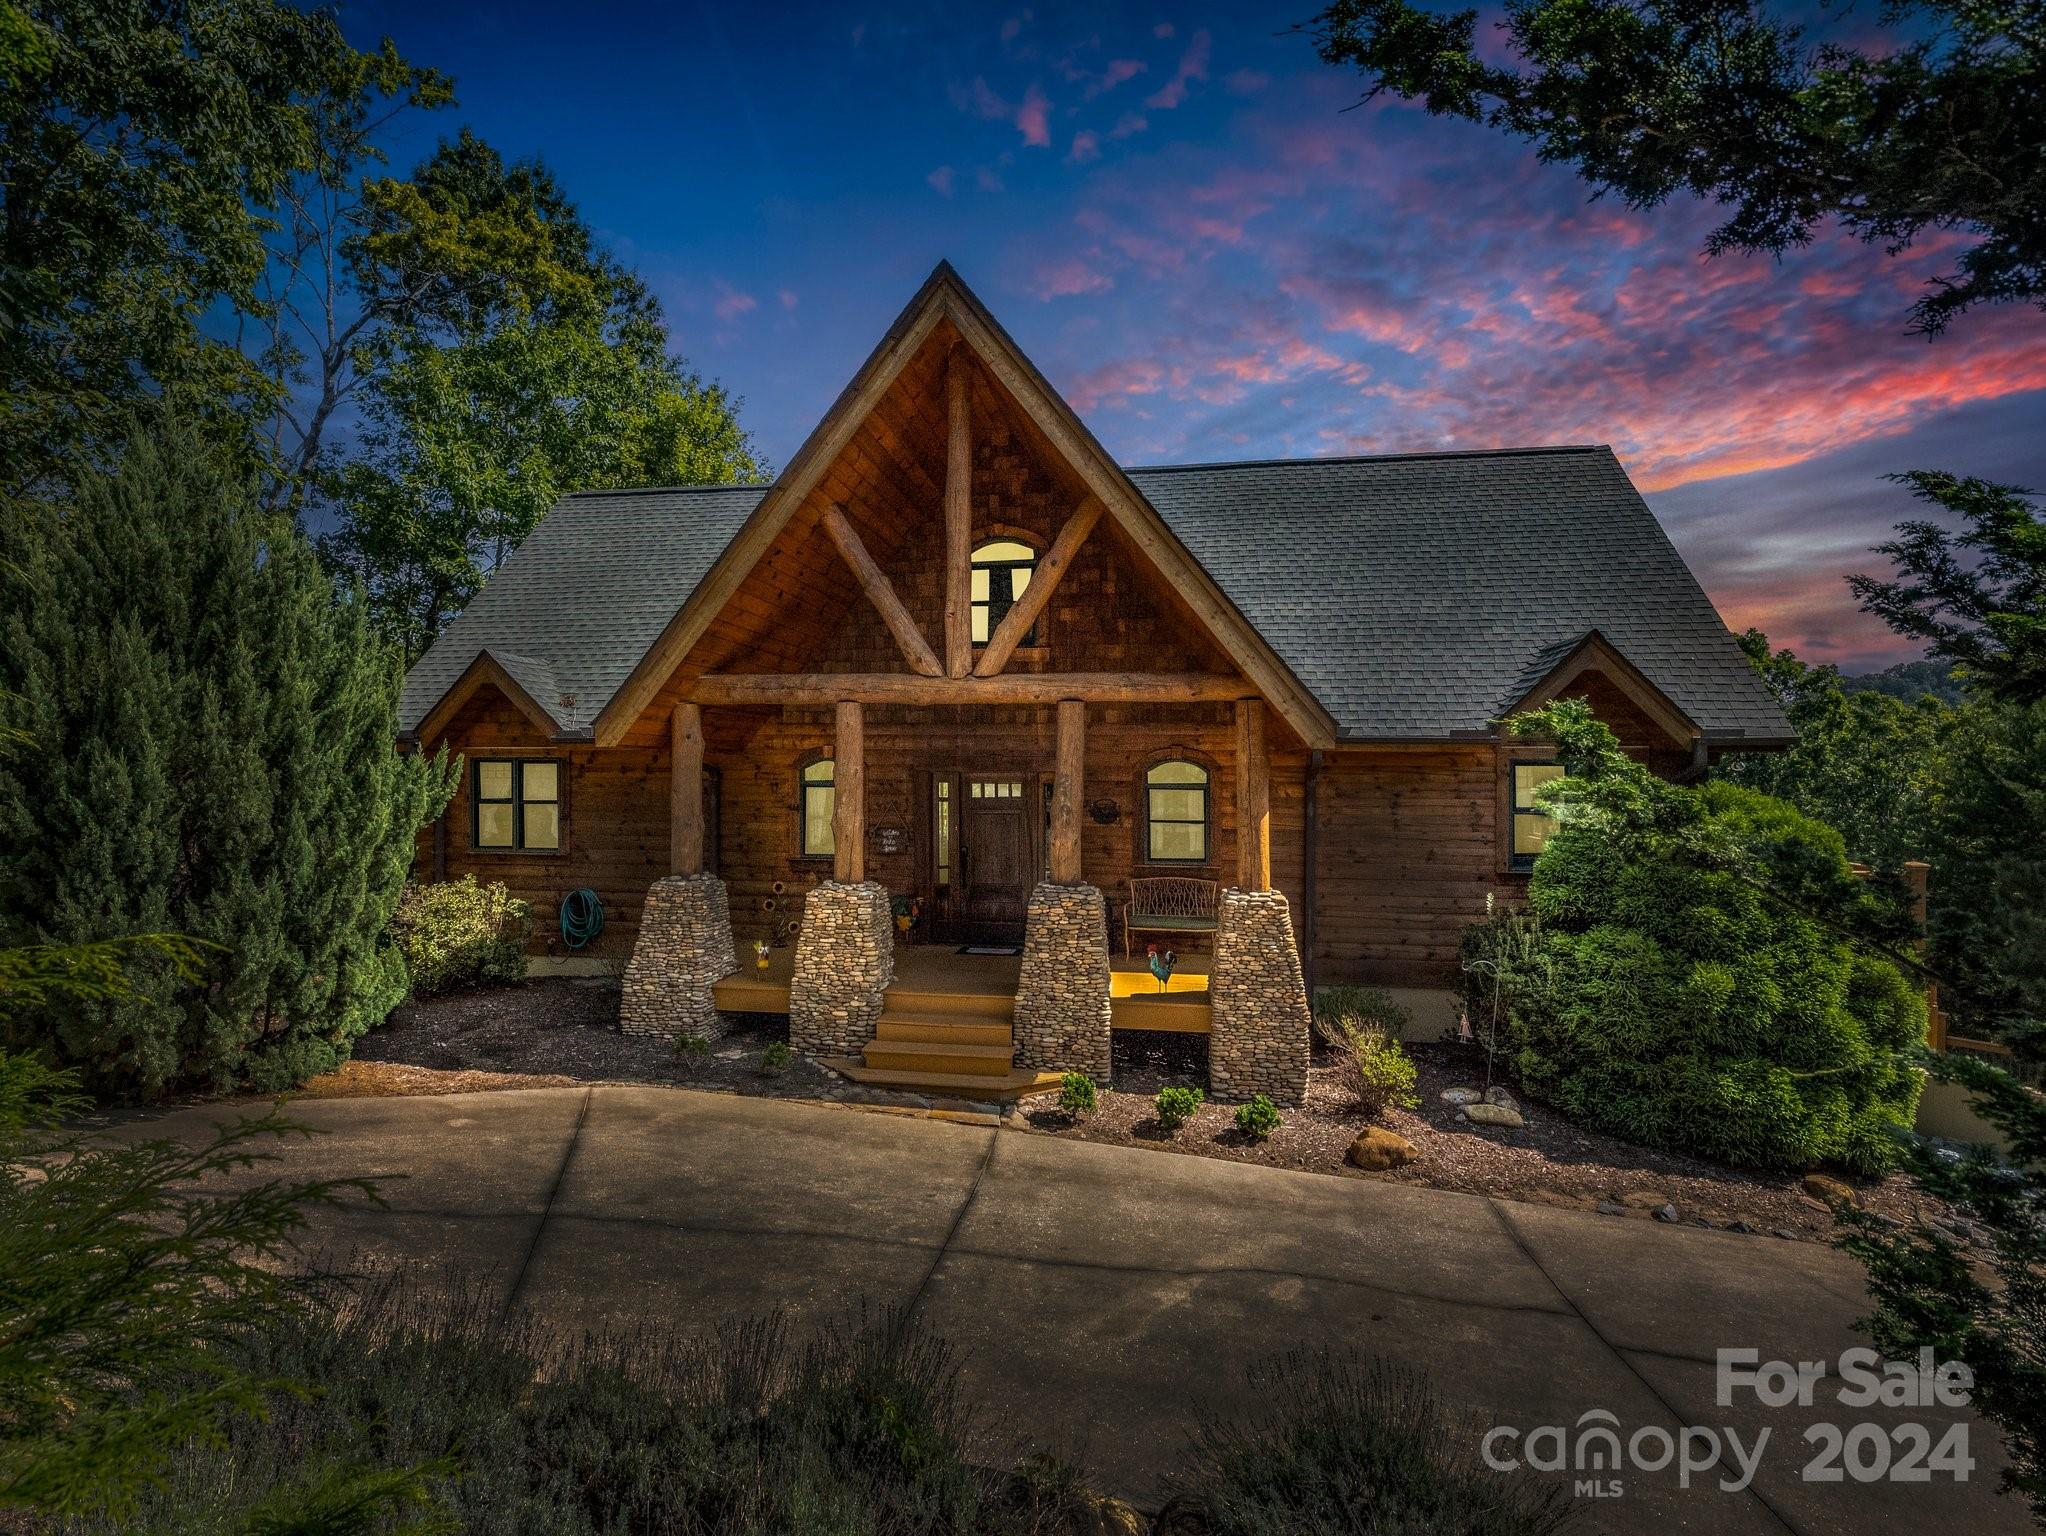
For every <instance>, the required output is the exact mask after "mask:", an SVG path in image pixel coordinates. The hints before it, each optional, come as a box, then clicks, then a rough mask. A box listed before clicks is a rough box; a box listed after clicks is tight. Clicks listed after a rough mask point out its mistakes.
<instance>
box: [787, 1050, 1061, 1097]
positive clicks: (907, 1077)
mask: <svg viewBox="0 0 2046 1536" xmlns="http://www.w3.org/2000/svg"><path fill="white" fill-rule="evenodd" d="M819 1059H820V1060H821V1061H822V1062H823V1063H824V1065H825V1066H827V1067H829V1068H830V1069H831V1070H832V1071H834V1072H836V1073H837V1074H838V1075H839V1076H840V1077H845V1078H850V1079H851V1080H852V1081H853V1082H856V1083H861V1084H864V1085H865V1086H866V1087H869V1088H899V1089H902V1090H903V1091H904V1092H907V1093H939V1094H949V1095H952V1096H954V1097H957V1098H962V1099H979V1100H988V1099H1020V1098H1022V1097H1023V1096H1024V1095H1025V1094H1032V1093H1057V1092H1058V1091H1059V1074H1058V1073H1056V1072H1033V1071H1031V1070H1030V1069H1029V1068H1028V1067H1011V1068H1010V1069H1009V1070H1008V1071H1007V1072H1006V1073H1004V1074H1003V1075H1002V1076H1000V1077H982V1076H978V1075H976V1074H971V1073H962V1072H912V1071H906V1070H898V1069H896V1068H894V1067H887V1068H875V1067H870V1066H868V1065H867V1064H866V1063H865V1062H863V1061H861V1060H860V1059H859V1058H858V1057H857V1056H825V1057H821V1058H819Z"/></svg>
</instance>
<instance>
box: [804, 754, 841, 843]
mask: <svg viewBox="0 0 2046 1536" xmlns="http://www.w3.org/2000/svg"><path fill="white" fill-rule="evenodd" d="M837 784H838V765H837V764H835V763H833V762H832V761H831V759H830V758H828V757H820V758H818V759H817V760H816V761H815V762H812V763H806V764H804V765H803V773H802V780H801V789H802V794H801V798H800V806H801V812H800V814H801V817H802V823H803V828H802V830H803V857H804V858H806V859H828V858H830V857H831V855H832V854H834V853H836V852H837V851H838V843H837V840H836V839H835V838H834V837H833V836H832V835H831V816H832V813H833V812H834V811H835V810H836V809H837V808H838V788H837Z"/></svg>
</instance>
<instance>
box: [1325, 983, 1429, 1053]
mask: <svg viewBox="0 0 2046 1536" xmlns="http://www.w3.org/2000/svg"><path fill="white" fill-rule="evenodd" d="M1314 1018H1315V1022H1316V1024H1318V1025H1325V1024H1330V1023H1335V1022H1337V1021H1347V1022H1348V1023H1350V1024H1351V1025H1354V1026H1356V1027H1357V1028H1360V1029H1363V1028H1370V1029H1377V1030H1379V1031H1380V1032H1381V1033H1384V1034H1387V1035H1390V1036H1392V1038H1393V1039H1395V1040H1404V1039H1405V1038H1406V1036H1407V1031H1408V1029H1410V1028H1411V1027H1412V1026H1413V1022H1414V1015H1413V1014H1412V1012H1411V1011H1409V1010H1408V1009H1407V1008H1405V1007H1403V1006H1401V1005H1400V1004H1399V1003H1397V1002H1395V1001H1394V1000H1393V995H1392V994H1391V993H1390V992H1388V991H1386V990H1385V988H1383V987H1360V986H1352V985H1350V984H1348V983H1343V984H1340V985H1336V986H1328V987H1316V988H1315V989H1314ZM1324 1033H1326V1030H1324Z"/></svg>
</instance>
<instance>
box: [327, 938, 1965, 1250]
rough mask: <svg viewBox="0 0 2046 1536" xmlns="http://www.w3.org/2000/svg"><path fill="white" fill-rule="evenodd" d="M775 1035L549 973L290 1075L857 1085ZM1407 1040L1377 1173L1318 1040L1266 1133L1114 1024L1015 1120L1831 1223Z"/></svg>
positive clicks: (1296, 1160)
mask: <svg viewBox="0 0 2046 1536" xmlns="http://www.w3.org/2000/svg"><path fill="white" fill-rule="evenodd" d="M787 1038H788V1026H787V1022H786V1021H785V1020H783V1019H780V1018H770V1017H764V1016H762V1017H750V1018H745V1019H741V1020H740V1021H738V1025H737V1027H736V1028H734V1029H732V1030H731V1031H729V1032H728V1033H727V1034H726V1035H725V1036H724V1038H722V1039H721V1040H718V1041H717V1042H715V1043H714V1044H713V1045H712V1047H711V1050H710V1052H709V1053H707V1054H701V1055H695V1056H678V1055H677V1054H676V1052H675V1051H674V1049H673V1047H672V1046H671V1045H670V1044H669V1042H668V1041H667V1040H665V1039H660V1038H656V1037H649V1036H640V1035H624V1034H621V1033H619V1031H618V988H617V984H616V983H615V982H613V981H607V980H601V979H593V980H563V979H551V980H546V981H533V982H527V983H525V984H524V985H522V986H517V987H504V988H497V989H493V990H486V991H477V992H462V993H455V994H451V995H449V996H445V997H435V998H426V999H421V1000H416V1001H412V1002H408V1003H406V1004H405V1005H404V1006H403V1007H401V1008H399V1009H398V1010H397V1011H396V1012H395V1013H393V1014H392V1015H391V1017H390V1019H389V1021H388V1022H386V1023H385V1024H384V1025H383V1026H382V1027H381V1028H378V1029H375V1030H372V1031H371V1032H370V1033H369V1034H368V1035H366V1036H365V1037H364V1038H363V1039H362V1040H361V1041H359V1042H358V1043H357V1047H356V1051H355V1060H354V1061H352V1062H350V1063H349V1064H348V1065H347V1066H345V1067H343V1068H342V1069H341V1070H340V1071H339V1072H334V1073H329V1074H327V1075H326V1076H325V1077H320V1078H315V1079H314V1080H313V1081H312V1082H311V1083H309V1084H307V1085H306V1088H305V1089H304V1090H303V1091H304V1092H305V1094H306V1095H307V1096H309V1097H346V1096H359V1095H366V1094H418V1093H468V1092H474V1091H477V1090H479V1089H494V1088H533V1087H559V1086H566V1085H568V1084H572V1083H584V1082H638V1083H673V1084H678V1085H682V1086H687V1087H691V1088H708V1089H714V1090H723V1091H725V1092H731V1093H750V1094H760V1095H765V1096H768V1097H773V1098H796V1099H835V1100H846V1099H856V1098H864V1097H867V1095H864V1094H862V1093H861V1092H860V1091H859V1090H856V1089H852V1088H851V1087H850V1085H848V1084H847V1083H845V1082H844V1081H843V1080H842V1079H841V1078H839V1077H838V1076H836V1075H835V1074H833V1073H830V1072H827V1071H825V1070H824V1069H823V1068H822V1067H819V1066H817V1065H816V1064H815V1063H813V1062H809V1061H805V1060H803V1059H802V1058H800V1057H798V1058H796V1059H795V1060H794V1061H792V1062H791V1063H790V1065H789V1067H788V1069H787V1070H786V1071H785V1072H783V1073H781V1074H780V1075H779V1076H768V1075H767V1074H765V1073H763V1072H762V1071H761V1070H760V1059H761V1053H762V1051H764V1050H765V1049H766V1047H767V1046H768V1045H769V1044H770V1043H771V1042H773V1041H776V1040H782V1041H786V1039H787ZM1409 1049H1410V1051H1411V1052H1412V1054H1413V1056H1414V1060H1415V1064H1416V1066H1417V1067H1418V1069H1419V1074H1420V1081H1419V1084H1418V1086H1417V1091H1418V1093H1419V1094H1420V1098H1421V1103H1420V1106H1419V1107H1418V1108H1417V1109H1415V1110H1411V1111H1408V1110H1389V1111H1387V1112H1386V1113H1385V1114H1384V1115H1383V1116H1382V1117H1380V1119H1379V1121H1378V1123H1379V1124H1381V1125H1384V1126H1385V1127H1387V1128H1388V1129H1390V1130H1393V1131H1397V1132H1398V1133H1399V1134H1400V1135H1402V1136H1404V1137H1406V1138H1407V1139H1408V1140H1409V1141H1411V1142H1412V1143H1413V1144H1414V1145H1415V1147H1416V1148H1417V1149H1418V1150H1419V1152H1420V1157H1419V1159H1418V1160H1417V1161H1415V1162H1413V1163H1411V1164H1409V1165H1408V1166H1407V1167H1405V1168H1401V1169H1398V1170H1396V1171H1394V1172H1391V1173H1360V1172H1358V1171H1357V1170H1356V1169H1354V1168H1351V1167H1350V1166H1348V1164H1347V1163H1345V1161H1344V1154H1345V1153H1346V1152H1347V1151H1348V1150H1349V1146H1350V1143H1351V1141H1352V1140H1353V1139H1355V1137H1356V1135H1357V1133H1358V1132H1359V1131H1360V1130H1362V1129H1363V1127H1364V1126H1365V1125H1366V1124H1367V1123H1368V1122H1367V1121H1366V1119H1365V1117H1364V1116H1363V1115H1362V1114H1361V1113H1360V1112H1359V1111H1358V1108H1357V1106H1356V1104H1355V1102H1354V1101H1352V1100H1351V1099H1350V1098H1349V1096H1348V1095H1347V1094H1346V1093H1345V1092H1344V1091H1343V1090H1342V1088H1340V1087H1339V1086H1338V1084H1337V1080H1336V1073H1335V1070H1334V1068H1333V1067H1332V1066H1331V1065H1329V1064H1328V1063H1326V1062H1324V1061H1323V1060H1321V1059H1319V1052H1317V1060H1316V1062H1315V1064H1314V1066H1313V1067H1312V1069H1311V1070H1310V1072H1309V1075H1308V1087H1307V1098H1306V1102H1305V1103H1304V1104H1303V1105H1301V1106H1300V1107H1299V1108H1298V1109H1289V1110H1284V1111H1282V1112H1281V1118H1280V1125H1279V1128H1278V1130H1277V1131H1275V1132H1274V1133H1273V1134H1272V1135H1271V1137H1270V1138H1269V1139H1267V1140H1265V1141H1262V1142H1257V1141H1252V1140H1251V1139H1250V1138H1249V1137H1247V1136H1245V1135H1244V1134H1243V1133H1242V1132H1240V1131H1238V1130H1237V1129H1236V1126H1235V1124H1234V1120H1233V1116H1234V1113H1235V1107H1234V1106H1233V1105H1228V1104H1204V1105H1202V1106H1201V1108H1200V1110H1199V1111H1198V1112H1197V1113H1196V1114H1195V1115H1194V1116H1193V1118H1192V1119H1191V1120H1189V1121H1188V1122H1187V1123H1186V1124H1185V1125H1182V1126H1181V1127H1180V1128H1179V1129H1178V1130H1177V1131H1174V1132H1172V1133H1169V1134H1168V1133H1167V1132H1165V1131H1164V1130H1163V1129H1162V1128H1161V1127H1160V1126H1159V1125H1158V1122H1157V1115H1156V1111H1155V1109H1154V1106H1153V1103H1152V1099H1153V1096H1154V1095H1155V1094H1156V1093H1157V1091H1158V1090H1159V1089H1160V1088H1162V1087H1165V1086H1167V1085H1168V1084H1184V1085H1187V1086H1190V1087H1200V1086H1202V1085H1203V1084H1205V1082H1206V1080H1207V1042H1206V1039H1205V1038H1204V1037H1202V1036H1198V1035H1173V1034H1152V1033H1143V1032H1118V1033H1117V1035H1116V1038H1115V1051H1116V1057H1115V1070H1114V1079H1115V1083H1116V1087H1115V1088H1114V1089H1112V1090H1103V1091H1102V1092H1101V1094H1100V1099H1099V1104H1098V1107H1097V1108H1096V1110H1095V1112H1094V1113H1093V1114H1092V1115H1090V1116H1087V1117H1086V1118H1085V1119H1083V1120H1079V1121H1074V1120H1072V1119H1070V1118H1068V1117H1067V1116H1065V1115H1064V1114H1062V1113H1061V1112H1060V1111H1059V1109H1058V1108H1057V1105H1056V1103H1055V1102H1054V1101H1053V1100H1051V1099H1048V1098H1042V1097H1040V1098H1033V1099H1026V1100H1024V1101H1023V1103H1022V1104H1021V1105H1020V1106H1019V1107H1018V1110H1017V1111H1016V1115H1017V1121H1016V1123H1020V1124H1021V1125H1023V1126H1026V1127H1027V1128H1029V1129H1031V1130H1034V1131H1038V1132H1041V1133H1043V1134H1046V1135H1052V1136H1063V1137H1067V1138H1070V1139H1073V1140H1077V1141H1098V1142H1110V1143H1116V1144H1120V1145H1124V1146H1134V1147H1148V1148H1153V1149H1156V1150H1160V1151H1169V1152H1180V1153H1191V1154H1194V1155H1196V1156H1201V1157H1225V1158H1233V1159H1235V1160H1237V1161H1239V1162H1253V1163H1265V1164H1268V1165H1271V1166H1274V1167H1280V1168H1297V1169H1303V1170H1305V1171H1308V1172H1312V1173H1325V1174H1335V1175H1340V1176H1343V1177H1349V1178H1375V1179H1385V1180H1388V1181H1391V1182H1394V1183H1401V1184H1421V1185H1428V1186H1431V1187H1434V1188H1438V1189H1454V1190H1462V1191H1465V1192H1467V1193H1471V1194H1479V1195H1492V1196H1497V1197H1500V1198H1502V1199H1508V1200H1529V1201H1537V1202H1540V1203H1543V1204H1547V1205H1557V1206H1565V1207H1570V1208H1575V1209H1583V1210H1596V1209H1599V1208H1600V1207H1601V1206H1602V1205H1603V1206H1605V1207H1606V1208H1607V1210H1608V1213H1609V1214H1614V1213H1616V1212H1617V1211H1624V1212H1625V1215H1626V1216H1627V1217H1628V1218H1630V1219H1634V1220H1641V1221H1647V1220H1651V1219H1653V1215H1652V1213H1653V1211H1654V1209H1655V1208H1656V1207H1659V1206H1662V1205H1664V1204H1669V1205H1673V1206H1675V1207H1676V1211H1677V1215H1678V1219H1679V1220H1680V1221H1683V1222H1687V1223H1697V1224H1701V1225H1710V1226H1717V1227H1727V1226H1729V1225H1730V1224H1734V1223H1743V1224H1745V1225H1746V1226H1747V1227H1750V1228H1753V1229H1755V1230H1756V1231H1758V1232H1761V1233H1775V1234H1778V1235H1783V1236H1791V1237H1797V1238H1824V1237H1827V1236H1829V1235H1830V1234H1831V1233H1832V1232H1833V1231H1834V1222H1833V1219H1832V1214H1831V1212H1830V1211H1829V1210H1828V1209H1827V1207H1826V1206H1825V1205H1824V1204H1823V1203H1822V1202H1821V1201H1818V1200H1815V1199H1813V1198H1812V1197H1811V1196H1809V1195H1807V1194H1805V1193H1804V1192H1803V1191H1802V1190H1801V1189H1800V1188H1799V1185H1798V1181H1797V1179H1796V1178H1795V1177H1794V1176H1790V1175H1778V1174H1755V1173H1744V1172H1738V1171H1735V1170H1732V1169H1728V1168H1722V1167H1719V1166H1717V1165H1715V1164H1712V1163H1707V1162H1702V1161H1699V1160H1698V1159H1696V1158H1689V1157H1682V1156H1677V1155H1674V1154H1669V1153H1662V1152H1653V1151H1649V1150H1647V1149H1646V1148H1643V1147H1638V1146H1635V1145H1633V1144H1632V1143H1630V1142H1625V1141H1621V1140H1619V1139H1618V1138H1616V1137H1612V1136H1604V1135H1600V1134H1599V1133H1597V1132H1595V1131H1587V1130H1584V1129H1582V1128H1580V1127H1578V1126H1575V1125H1572V1124H1571V1123H1570V1122H1568V1121H1566V1120H1564V1119H1563V1118H1562V1117H1561V1116H1560V1115H1556V1114H1554V1113H1552V1112H1550V1111H1549V1110H1547V1109H1546V1108H1544V1107H1543V1106H1542V1105H1539V1104H1530V1103H1528V1102H1526V1101H1525V1099H1524V1098H1522V1099H1521V1100H1520V1108H1521V1111H1522V1113H1523V1114H1524V1115H1525V1117H1526V1120H1527V1124H1526V1125H1525V1126H1524V1127H1523V1128H1521V1129H1519V1130H1505V1129H1496V1128H1493V1127H1489V1126H1477V1125H1473V1124H1470V1123H1469V1122H1467V1121H1460V1120H1458V1119H1457V1107H1456V1106H1455V1105H1454V1104H1449V1103H1445V1102H1443V1100H1442V1097H1441V1094H1442V1091H1443V1090H1444V1089H1446V1088H1451V1087H1483V1086H1484V1081H1485V1079H1484V1058H1483V1056H1482V1054H1481V1053H1480V1052H1478V1051H1477V1050H1476V1049H1474V1048H1472V1047H1466V1046H1458V1045H1454V1044H1435V1045H1415V1046H1412V1047H1410V1048H1409ZM1508 1086H1509V1087H1511V1085H1508ZM1516 1097H1519V1095H1518V1094H1517V1093H1516ZM1856 1193H1857V1196H1858V1198H1859V1199H1860V1200H1861V1202H1862V1204H1863V1205H1865V1206H1867V1207H1868V1208H1869V1209H1872V1210H1875V1211H1879V1212H1881V1213H1882V1214H1884V1215H1886V1216H1890V1217H1893V1218H1896V1219H1898V1220H1901V1221H1910V1220H1912V1219H1913V1218H1914V1217H1916V1216H1918V1215H1920V1214H1921V1212H1922V1213H1923V1214H1924V1215H1925V1216H1927V1217H1930V1218H1933V1219H1937V1218H1939V1217H1941V1216H1944V1215H1946V1214H1948V1213H1947V1212H1946V1211H1945V1208H1944V1207H1943V1206H1941V1205H1939V1204H1938V1203H1937V1202H1934V1201H1931V1200H1929V1199H1927V1198H1926V1197H1925V1196H1923V1195H1921V1194H1920V1193H1919V1192H1918V1190H1917V1187H1916V1186H1915V1185H1913V1184H1912V1183H1911V1182H1910V1181H1909V1180H1907V1179H1905V1178H1903V1177H1902V1176H1896V1175H1893V1176H1892V1177H1890V1178H1887V1179H1882V1180H1875V1181H1861V1182H1859V1183H1857V1185H1856ZM1736 1230H1738V1228H1736Z"/></svg>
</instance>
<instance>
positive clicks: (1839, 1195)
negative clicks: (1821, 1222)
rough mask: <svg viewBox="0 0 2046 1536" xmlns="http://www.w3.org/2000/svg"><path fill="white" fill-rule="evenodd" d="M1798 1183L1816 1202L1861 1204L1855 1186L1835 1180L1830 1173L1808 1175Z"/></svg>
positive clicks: (1841, 1180)
mask: <svg viewBox="0 0 2046 1536" xmlns="http://www.w3.org/2000/svg"><path fill="white" fill-rule="evenodd" d="M1798 1183H1799V1184H1800V1185H1801V1186H1802V1187H1803V1189H1804V1192H1805V1193H1806V1194H1808V1195H1810V1196H1811V1197H1812V1198H1813V1199H1815V1200H1823V1201H1825V1202H1826V1203H1827V1204H1828V1205H1835V1204H1838V1205H1855V1204H1857V1203H1859V1202H1858V1197H1857V1196H1856V1195H1855V1193H1854V1186H1853V1185H1852V1184H1849V1183H1847V1182H1846V1181H1845V1180H1844V1179H1836V1178H1834V1177H1833V1176H1832V1175H1831V1174H1830V1173H1808V1174H1806V1175H1805V1176H1804V1177H1803V1178H1802V1179H1799V1180H1798Z"/></svg>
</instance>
